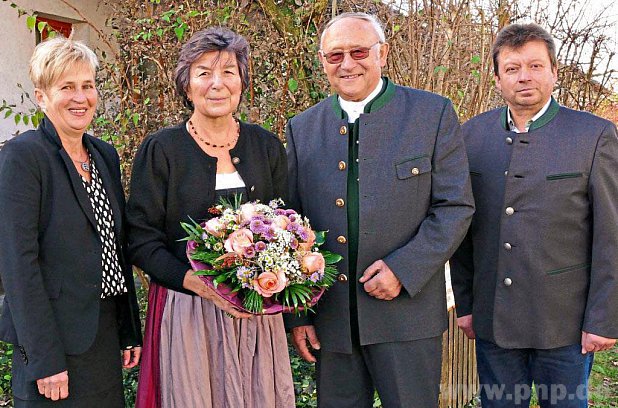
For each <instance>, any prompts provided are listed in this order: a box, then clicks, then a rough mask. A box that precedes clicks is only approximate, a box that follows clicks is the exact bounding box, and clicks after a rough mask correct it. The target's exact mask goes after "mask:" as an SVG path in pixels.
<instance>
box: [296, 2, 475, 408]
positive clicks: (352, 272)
mask: <svg viewBox="0 0 618 408" xmlns="http://www.w3.org/2000/svg"><path fill="white" fill-rule="evenodd" d="M388 50H389V48H388V44H386V42H385V38H384V32H383V30H382V28H381V26H380V23H379V22H378V21H377V19H375V17H373V16H370V15H367V14H364V13H345V14H342V15H340V16H338V17H336V18H335V19H333V20H331V21H330V22H329V23H328V24H327V25H326V28H325V31H324V32H323V33H322V38H321V50H320V54H319V58H320V61H321V62H322V64H323V68H324V71H325V73H326V75H327V77H328V79H329V81H330V84H331V86H332V88H333V90H334V91H335V92H336V95H333V96H331V97H329V98H327V99H325V100H324V101H322V102H320V103H318V104H317V105H315V106H313V107H312V108H310V109H308V110H306V111H305V112H303V113H301V114H299V115H297V116H296V117H294V118H293V119H291V120H290V122H289V123H288V127H287V140H288V144H287V150H288V160H289V165H288V168H289V178H290V193H291V194H290V198H291V205H292V206H293V207H295V208H296V209H298V210H299V211H301V212H302V214H303V215H305V216H307V217H309V219H310V220H311V222H312V226H313V227H314V228H315V229H318V230H328V231H329V232H328V235H327V241H326V244H325V246H326V248H327V249H329V250H331V251H333V252H337V253H339V254H341V255H343V256H344V260H343V261H342V262H340V264H339V265H338V269H339V273H340V274H339V276H338V282H337V283H336V284H335V285H334V286H333V287H332V288H331V289H329V290H328V291H327V292H326V294H325V295H324V296H323V298H322V300H321V301H320V303H319V304H318V306H317V308H316V314H315V315H310V316H308V317H305V318H295V319H288V326H289V327H293V328H292V342H293V343H294V345H295V346H296V348H297V350H298V351H299V353H300V355H301V356H302V357H303V358H305V359H306V360H308V361H315V358H314V355H313V354H312V353H311V352H310V350H309V348H308V344H307V342H309V344H310V345H311V346H312V348H313V349H314V350H315V354H316V356H317V385H318V404H319V406H320V407H337V408H344V407H354V408H359V407H360V408H364V407H372V406H373V395H374V387H375V389H377V391H378V393H379V395H380V398H381V400H382V403H383V406H385V407H422V408H431V407H437V405H438V394H439V381H440V368H441V344H442V341H441V340H442V333H443V332H444V330H445V329H446V323H447V321H446V300H445V286H444V264H445V261H446V260H447V259H448V258H449V257H450V256H451V255H452V254H453V252H454V251H455V249H456V248H457V246H458V245H459V243H460V242H461V240H462V239H463V237H464V235H465V232H466V230H467V228H468V225H469V222H470V219H471V217H472V213H473V212H474V204H473V201H472V194H471V189H470V181H469V173H468V167H467V160H466V155H465V148H464V145H463V141H462V139H461V136H460V132H459V123H458V120H457V116H456V114H455V112H454V110H453V108H452V106H451V103H450V102H449V101H448V100H447V99H445V98H443V97H440V96H438V95H435V94H431V93H428V92H423V91H419V90H414V89H410V88H406V87H401V86H397V85H395V84H393V83H392V82H391V81H390V80H388V79H387V78H382V77H381V71H382V67H383V66H384V65H385V64H386V57H387V54H388ZM317 349H319V351H317Z"/></svg>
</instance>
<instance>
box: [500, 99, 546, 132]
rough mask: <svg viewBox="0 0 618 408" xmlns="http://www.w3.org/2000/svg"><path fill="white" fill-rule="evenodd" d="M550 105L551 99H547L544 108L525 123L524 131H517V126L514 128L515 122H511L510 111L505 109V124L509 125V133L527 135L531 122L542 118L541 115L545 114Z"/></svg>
mask: <svg viewBox="0 0 618 408" xmlns="http://www.w3.org/2000/svg"><path fill="white" fill-rule="evenodd" d="M550 103H551V98H549V100H548V101H547V103H546V104H545V106H543V107H542V108H541V110H540V111H538V113H537V114H536V115H534V116H533V117H532V119H530V120H529V121H528V122H526V129H525V130H523V131H522V130H519V129H517V126H515V122H514V121H513V118H512V117H511V109H509V108H507V109H506V123H508V124H509V129H510V130H511V132H515V133H527V132H528V129H530V125H532V122H534V121H535V120H537V119H538V118H540V117H541V116H543V114H544V113H545V112H547V109H549V104H550Z"/></svg>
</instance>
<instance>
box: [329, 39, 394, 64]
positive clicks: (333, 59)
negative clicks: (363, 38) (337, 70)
mask: <svg viewBox="0 0 618 408" xmlns="http://www.w3.org/2000/svg"><path fill="white" fill-rule="evenodd" d="M378 44H382V43H381V42H380V41H378V42H377V43H374V44H372V45H370V46H369V47H358V48H352V49H351V50H349V51H333V52H328V53H325V52H323V51H320V53H321V54H322V56H323V57H324V59H326V62H328V63H329V64H340V63H342V62H343V58H344V56H345V54H350V57H352V59H353V60H355V61H359V60H364V59H365V58H367V57H368V56H369V51H371V49H372V48H373V47H375V46H376V45H378Z"/></svg>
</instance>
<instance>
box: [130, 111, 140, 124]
mask: <svg viewBox="0 0 618 408" xmlns="http://www.w3.org/2000/svg"><path fill="white" fill-rule="evenodd" d="M131 118H132V119H133V125H135V127H137V124H138V123H139V113H134V114H133V116H132V117H131Z"/></svg>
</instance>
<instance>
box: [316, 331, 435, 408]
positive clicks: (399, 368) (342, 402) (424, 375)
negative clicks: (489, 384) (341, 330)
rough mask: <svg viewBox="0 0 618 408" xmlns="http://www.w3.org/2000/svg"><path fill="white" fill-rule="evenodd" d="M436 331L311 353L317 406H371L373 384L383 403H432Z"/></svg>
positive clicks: (400, 407) (417, 407) (399, 406)
mask: <svg viewBox="0 0 618 408" xmlns="http://www.w3.org/2000/svg"><path fill="white" fill-rule="evenodd" d="M441 357H442V336H441V335H440V336H437V337H431V338H428V339H420V340H413V341H404V342H393V343H380V344H372V345H367V346H359V345H356V346H354V347H353V351H352V354H344V353H333V352H327V351H319V352H318V353H317V360H318V362H317V367H316V368H317V388H318V407H320V408H331V407H332V408H347V407H349V408H371V407H373V395H374V390H377V391H378V395H379V396H380V400H381V401H382V406H383V407H384V408H404V407H405V408H434V407H438V399H439V394H440V374H441V368H442V358H441Z"/></svg>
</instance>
